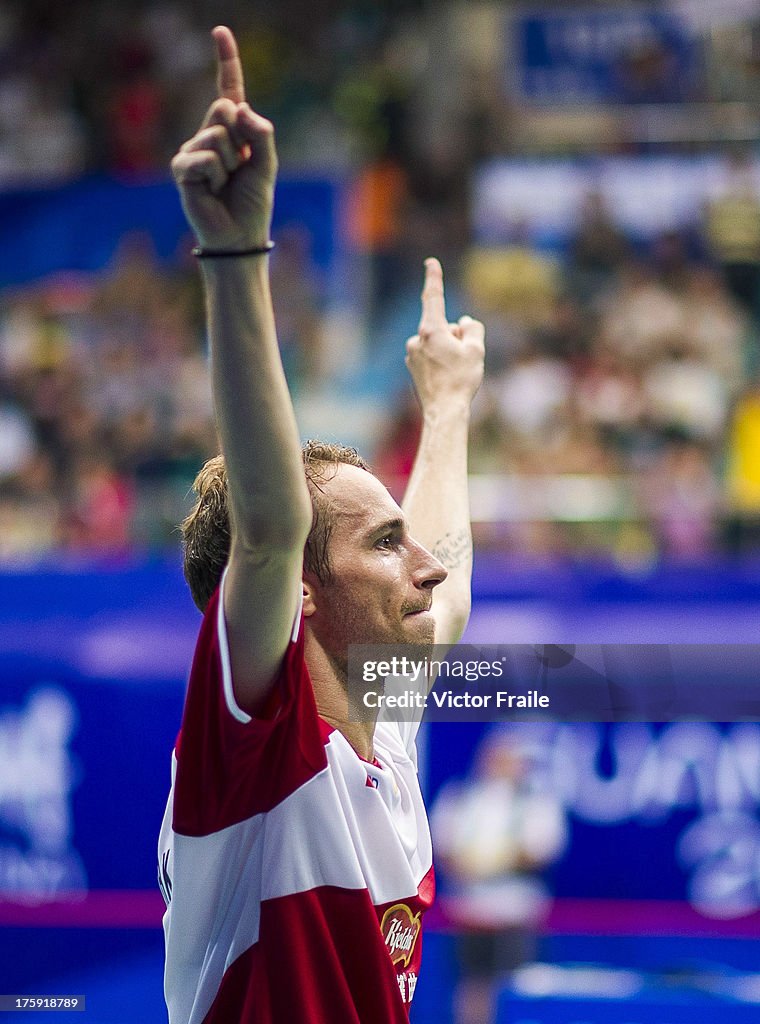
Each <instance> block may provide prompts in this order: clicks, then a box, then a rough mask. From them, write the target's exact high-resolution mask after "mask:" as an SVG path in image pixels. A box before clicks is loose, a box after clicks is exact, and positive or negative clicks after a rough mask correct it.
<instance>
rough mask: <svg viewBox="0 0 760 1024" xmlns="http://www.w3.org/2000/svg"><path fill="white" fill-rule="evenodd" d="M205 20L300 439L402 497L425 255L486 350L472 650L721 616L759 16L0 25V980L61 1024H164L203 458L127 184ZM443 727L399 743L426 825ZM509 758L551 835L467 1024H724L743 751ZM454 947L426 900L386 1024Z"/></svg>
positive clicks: (555, 750) (141, 193)
mask: <svg viewBox="0 0 760 1024" xmlns="http://www.w3.org/2000/svg"><path fill="white" fill-rule="evenodd" d="M218 22H227V23H228V24H230V25H232V27H233V28H234V29H235V31H236V32H237V34H238V38H239V40H240V43H241V51H242V56H243V61H244V64H245V67H246V73H247V80H248V85H249V94H250V96H251V99H252V102H253V103H254V104H255V105H256V106H257V107H258V108H259V109H260V110H261V111H262V112H263V113H265V114H266V115H267V116H269V117H271V118H272V119H273V120H274V121H275V123H276V125H277V128H278V140H279V148H280V153H281V163H282V180H281V184H280V186H279V195H278V205H277V214H276V223H275V231H274V235H275V238H276V240H277V243H278V246H277V249H276V250H275V253H274V256H273V259H272V273H273V287H274V292H275V304H276V308H277V315H278V323H279V333H280V340H281V344H282V350H283V358H284V361H285V365H286V368H287V372H288V376H289V379H290V382H291V386H292V389H293V393H294V395H295V398H296V403H297V410H298V415H299V421H300V423H301V426H302V429H303V433H304V436H322V437H334V438H339V439H341V440H343V441H347V442H349V443H354V444H356V445H357V446H358V447H359V448H360V449H361V450H362V452H363V454H365V455H366V456H368V457H369V458H370V460H371V461H372V462H373V464H374V466H375V467H376V468H377V470H378V472H379V473H380V475H381V476H382V477H383V478H384V479H385V480H386V481H387V482H388V484H389V486H391V488H392V489H393V490H394V491H395V492H396V493H399V492H400V491H401V490H402V489H403V482H404V478H405V476H406V475H407V474H408V472H409V470H410V468H411V460H412V457H413V453H414V449H415V445H416V439H417V431H418V422H417V413H416V408H415V403H414V399H413V395H412V393H411V390H410V387H409V385H408V383H407V380H406V371H405V369H404V365H403V358H402V355H403V343H404V341H405V339H406V337H407V336H408V335H409V334H411V333H414V330H415V326H416V322H417V319H418V315H419V313H418V301H419V289H420V286H421V276H422V259H423V258H424V257H425V256H426V255H429V254H436V255H438V256H440V258H441V260H442V262H443V264H444V270H445V273H446V280H447V296H448V307H449V314H450V316H451V318H452V319H453V318H455V317H458V316H459V315H460V314H461V313H463V312H465V311H466V312H469V313H472V314H473V315H476V316H479V317H481V318H482V319H483V320H484V321H485V322H486V324H487V328H488V341H489V347H488V365H487V379H486V383H485V385H484V387H483V389H482V392H481V393H480V395H479V397H478V399H477V404H476V409H475V416H474V429H473V443H472V458H471V466H472V474H473V476H472V493H473V515H474V521H475V538H476V544H477V565H476V581H475V598H476V601H475V609H474V614H473V621H472V625H471V629H470V632H469V634H468V636H469V639H470V640H472V641H473V642H489V643H507V642H528V643H530V642H536V643H546V642H552V643H562V642H565V643H575V642H582V641H586V642H589V643H592V642H606V641H609V642H613V641H614V642H642V643H645V642H652V643H670V642H681V643H688V642H693V643H708V642H709V643H747V642H755V640H756V637H757V624H758V623H759V622H760V150H759V148H758V142H759V140H760V10H758V6H757V3H756V2H755V0H670V2H665V0H663V2H659V3H619V2H612V0H607V2H603V0H598V2H590V0H586V2H579V3H577V4H576V3H574V2H573V3H566V4H553V5H552V4H549V3H540V2H538V3H536V4H532V5H529V6H528V5H518V4H511V3H507V2H487V0H483V2H481V0H470V2H438V3H432V2H423V0H393V2H387V3H369V2H363V3H362V2H358V0H354V2H344V3H341V2H338V0H335V2H332V3H330V2H326V0H313V2H312V3H310V4H302V3H298V2H296V0H290V2H287V3H285V2H283V3H281V4H278V5H270V4H265V3H263V2H261V0H249V2H248V3H246V4H245V5H238V4H235V5H233V4H231V3H228V2H226V0H218V2H216V3H214V4H211V3H208V2H206V0H199V2H197V3H194V4H193V5H190V4H181V3H179V2H171V0H163V2H160V0H155V2H144V3H126V2H123V3H120V4H116V3H113V2H109V0H86V2H85V0H79V2H77V0H72V2H71V3H69V4H67V5H54V4H52V3H49V2H40V0H37V2H35V0H27V2H24V3H13V2H4V3H0V54H2V60H0V185H1V187H2V191H0V289H1V291H0V559H1V564H0V608H1V609H2V617H1V618H0V658H1V662H0V664H1V669H0V672H1V679H2V682H1V683H0V687H1V688H0V923H1V924H2V925H3V928H2V931H1V932H0V991H2V992H3V993H24V994H27V993H28V994H45V993H60V994H67V993H75V992H76V993H80V994H84V995H86V997H87V1000H88V1007H89V1009H88V1013H89V1019H90V1020H91V1021H96V1022H97V1024H132V1022H136V1021H141V1022H142V1021H146V1020H151V1021H152V1020H156V1021H158V1020H163V1019H164V1015H163V1008H162V997H161V970H162V963H161V950H162V939H161V933H160V918H161V908H162V901H161V897H160V895H159V893H158V888H157V885H156V866H155V848H156V837H157V833H158V827H159V823H160V818H161V814H162V810H163V803H164V800H165V795H166V790H167V788H168V782H169V752H170V749H171V746H172V743H173V739H174V735H175V733H176V729H177V726H178V723H179V717H180V713H181V704H182V696H183V686H184V680H185V676H186V671H187V666H188V664H189V658H190V655H191V651H192V647H193V642H194V637H195V632H196V630H197V626H198V618H197V613H196V612H195V610H194V608H193V606H192V603H191V601H190V598H189V595H188V594H187V593H186V591H185V588H184V585H183V582H182V579H181V574H180V571H179V554H178V543H177V533H176V524H177V523H178V522H179V520H180V519H181V518H182V516H183V514H184V512H185V510H186V508H187V507H188V490H189V487H190V483H191V481H192V479H193V476H194V474H195V472H196V471H197V469H198V468H199V466H200V465H201V463H202V461H203V460H204V459H205V458H206V457H207V456H208V455H210V454H212V453H214V452H215V450H216V441H215V433H214V427H213V421H212V415H211V401H210V393H209V387H208V375H207V366H206V357H207V353H206V345H205V338H204V328H203V319H202V309H201V305H200V295H199V289H198V282H197V271H196V268H195V267H194V265H193V260H192V257H191V256H190V254H189V251H190V245H191V239H190V238H189V237H188V235H187V232H186V230H185V226H184V222H183V218H182V214H181V211H180V208H179V203H178V200H177V198H176V196H175V193H174V189H173V186H172V185H171V183H170V181H169V179H168V172H167V167H168V161H169V159H170V157H171V155H172V153H173V151H174V150H175V149H176V147H177V145H178V144H179V143H180V142H181V141H182V140H183V139H184V138H186V137H187V136H188V135H189V134H190V133H191V132H192V131H194V129H195V126H196V124H197V122H198V121H199V120H200V118H201V116H202V112H203V110H204V108H205V106H206V104H207V102H208V99H209V96H210V95H211V92H212V88H213V69H212V65H211V60H210V58H211V53H210V46H209V41H208V30H209V28H210V27H211V26H212V25H214V24H216V23H218ZM482 738H483V730H482V728H479V727H476V726H474V725H473V726H465V725H461V724H460V725H452V726H443V725H437V726H435V727H431V728H429V729H428V730H427V732H426V733H425V736H424V740H425V759H424V764H425V782H426V786H427V790H428V795H429V798H430V801H431V803H434V802H435V799H436V796H437V794H438V793H439V791H440V790H441V788H442V787H443V786H444V785H445V784H446V783H447V782H448V781H450V780H451V779H452V778H456V777H464V776H465V775H466V774H467V772H468V771H469V769H470V766H471V764H472V759H473V754H474V751H475V750H476V748H477V747H478V744H479V743H480V742H481V740H482ZM515 742H516V743H518V744H522V746H523V747H524V748H526V749H528V750H529V752H530V764H531V768H530V772H531V779H532V784H533V785H534V787H535V788H536V789H537V790H538V791H541V790H542V788H543V790H544V791H546V792H547V793H549V792H551V794H552V795H553V797H554V798H555V799H557V800H559V801H560V803H561V805H562V808H563V813H564V815H565V818H566V822H567V830H568V841H567V844H566V846H565V849H564V852H563V853H562V855H561V857H560V858H559V859H558V860H557V861H556V863H555V864H554V865H553V867H552V869H551V871H550V873H549V880H550V885H551V888H552V890H553V892H554V895H555V901H554V903H553V906H552V908H551V911H550V913H549V917H548V920H547V921H546V923H545V926H544V928H543V933H542V935H541V937H540V943H539V950H538V955H539V959H540V961H541V962H542V963H543V964H544V965H545V966H544V967H543V968H539V969H533V973H530V972H525V973H524V975H523V976H522V980H520V979H519V978H518V979H517V980H516V981H515V982H514V984H512V985H508V986H506V987H505V989H504V992H503V994H502V998H501V1001H500V1004H499V1011H498V1012H499V1016H498V1019H499V1021H502V1022H505V1021H507V1020H509V1021H510V1022H513V1021H520V1020H523V1021H531V1022H541V1024H581V1022H583V1024H607V1022H616V1024H639V1022H642V1024H643V1022H653V1024H670V1022H673V1024H676V1022H681V1021H686V1020H689V1021H694V1020H712V1019H714V1018H715V1017H717V1016H718V1015H720V1017H721V1019H722V1020H725V1021H727V1022H734V1021H736V1022H744V1021H750V1020H756V1019H757V1018H758V1013H759V1012H760V975H758V974H756V973H752V972H753V971H755V970H756V968H757V960H758V942H757V938H758V935H759V934H760V931H759V930H758V924H760V912H759V911H760V822H758V805H759V803H760V727H758V726H757V725H755V724H753V723H744V724H737V723H733V724H732V723H724V724H722V725H721V724H716V723H694V724H686V723H682V724H676V725H670V726H665V727H647V726H635V725H625V724H618V725H609V726H605V725H600V724H597V725H586V726H579V725H563V726H557V727H555V728H554V729H553V730H550V729H548V727H547V730H545V731H544V732H543V733H536V731H535V730H533V731H530V730H528V729H527V727H526V729H523V730H522V731H520V730H518V733H516V734H515ZM642 794H643V795H642ZM442 875H443V877H442V879H441V881H442V885H443V888H444V891H445V887H446V878H445V874H443V873H442ZM452 931H453V930H452V923H451V921H450V920H448V919H447V917H446V914H445V913H444V912H443V911H442V910H438V911H437V912H436V916H434V919H433V921H432V923H431V927H430V928H429V929H428V934H427V937H426V951H427V952H426V958H425V970H424V973H423V976H422V980H421V982H420V986H419V988H418V990H417V994H416V996H415V1008H414V1013H413V1019H414V1020H415V1021H416V1022H417V1024H426V1022H439V1021H440V1022H444V1024H445V1022H448V1021H450V1020H451V1019H452V1018H451V1013H452V1010H451V1005H452V989H453V985H454V981H455V978H456V965H455V961H454V953H453V934H452ZM580 965H585V968H584V967H582V966H580ZM592 967H593V969H591V968H592Z"/></svg>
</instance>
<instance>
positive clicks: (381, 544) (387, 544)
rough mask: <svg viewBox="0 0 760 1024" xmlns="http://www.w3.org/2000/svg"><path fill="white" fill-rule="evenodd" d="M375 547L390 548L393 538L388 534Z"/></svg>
mask: <svg viewBox="0 0 760 1024" xmlns="http://www.w3.org/2000/svg"><path fill="white" fill-rule="evenodd" d="M375 547H378V548H390V547H393V537H392V536H391V535H390V534H388V535H387V536H385V537H381V538H380V540H379V541H378V542H377V544H376V545H375Z"/></svg>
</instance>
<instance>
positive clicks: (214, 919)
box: [159, 592, 434, 1024]
mask: <svg viewBox="0 0 760 1024" xmlns="http://www.w3.org/2000/svg"><path fill="white" fill-rule="evenodd" d="M299 618H300V617H299ZM303 650H304V641H303V626H302V625H301V624H300V622H299V624H297V625H296V628H295V630H294V635H293V637H292V642H291V644H290V645H289V648H288V651H287V653H286V655H285V658H284V662H283V666H282V668H281V671H280V673H279V675H278V680H277V683H276V689H275V692H276V693H277V694H278V696H279V702H278V704H277V710H276V712H275V713H274V714H273V715H272V716H271V717H268V718H256V719H251V718H250V716H249V715H247V714H246V713H245V712H244V711H242V710H241V709H240V708H239V707H238V706H237V704H236V702H235V698H234V694H233V689H232V678H231V673H230V660H229V650H228V646H227V635H226V630H225V624H224V616H223V613H222V600H221V596H220V592H217V593H216V595H215V596H214V597H213V598H212V599H211V602H210V603H209V606H208V609H207V611H206V615H205V617H204V621H203V625H202V627H201V632H200V636H199V638H198V643H197V646H196V650H195V657H194V659H193V666H192V670H191V674H190V683H189V687H188V693H187V698H186V701H185V710H184V714H183V720H182V729H181V733H180V738H179V739H178V741H177V747H176V748H175V752H174V756H173V758H172V790H171V793H170V795H169V802H168V804H167V808H166V814H165V816H164V822H163V826H162V829H161V836H160V840H159V880H160V882H161V888H162V891H163V893H164V898H165V899H166V900H167V904H168V906H167V910H166V914H165V915H164V936H165V941H166V970H165V978H164V990H165V995H166V1002H167V1005H168V1008H169V1021H170V1024H201V1022H204V1024H328V1022H329V1024H405V1022H406V1021H407V1019H408V1008H409V1003H410V1002H411V1000H412V997H413V995H414V989H415V986H416V984H417V975H418V972H419V965H420V957H421V952H422V948H421V947H422V936H421V917H422V914H423V913H424V911H425V910H426V909H427V908H428V907H429V906H430V904H431V902H432V899H433V892H434V880H433V867H432V849H431V842H430V831H429V828H428V822H427V815H426V813H425V808H424V805H423V802H422V795H421V793H420V788H419V783H418V779H417V765H416V750H415V743H414V740H415V733H416V726H415V725H413V724H411V723H409V724H406V723H404V724H396V723H378V725H377V727H376V731H375V739H374V749H375V763H372V764H371V763H368V762H366V761H363V760H362V759H361V758H360V757H359V756H358V755H357V754H356V752H355V751H354V750H353V748H352V747H351V746H350V745H349V743H348V742H347V740H346V739H345V738H344V737H343V736H342V734H341V733H340V732H338V731H337V730H335V729H333V728H332V727H331V726H329V725H328V724H327V723H326V722H324V721H323V720H322V719H320V718H319V716H318V715H317V711H316V707H315V703H314V694H313V690H312V686H311V681H310V679H309V674H308V671H307V668H306V665H305V662H304V655H303Z"/></svg>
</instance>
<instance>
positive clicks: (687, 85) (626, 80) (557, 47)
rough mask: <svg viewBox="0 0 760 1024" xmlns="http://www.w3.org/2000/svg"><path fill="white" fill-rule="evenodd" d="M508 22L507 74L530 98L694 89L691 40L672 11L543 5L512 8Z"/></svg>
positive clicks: (632, 99) (633, 97)
mask: <svg viewBox="0 0 760 1024" xmlns="http://www.w3.org/2000/svg"><path fill="white" fill-rule="evenodd" d="M511 26H512V49H513V54H512V55H511V56H510V58H509V66H508V68H507V75H508V77H509V80H510V82H514V81H515V79H516V84H517V87H518V88H519V90H520V91H521V92H522V94H523V95H524V96H525V97H526V98H527V99H530V100H534V101H537V102H546V103H592V102H611V101H612V102H615V101H619V102H629V103H658V102H677V101H679V100H683V99H688V98H689V96H690V94H691V93H693V92H694V88H695V87H694V78H695V75H696V73H697V71H698V51H697V47H696V42H695V40H694V39H693V38H691V36H690V34H689V32H688V30H687V28H686V26H685V25H684V24H683V23H682V22H681V21H680V19H679V18H678V17H677V16H676V15H675V14H673V13H672V12H669V11H661V10H652V9H651V8H648V7H646V6H643V5H637V6H631V7H617V8H612V7H610V8H607V9H604V8H602V9H598V8H597V9H583V8H575V9H570V10H561V11H557V10H556V9H551V8H546V9H543V10H542V9H538V10H531V11H527V12H525V13H522V14H517V15H516V16H514V17H513V18H512V19H511ZM512 60H514V61H515V66H514V67H513V66H512V64H511V62H512Z"/></svg>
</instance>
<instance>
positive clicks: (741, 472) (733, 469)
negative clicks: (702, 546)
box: [726, 378, 760, 550]
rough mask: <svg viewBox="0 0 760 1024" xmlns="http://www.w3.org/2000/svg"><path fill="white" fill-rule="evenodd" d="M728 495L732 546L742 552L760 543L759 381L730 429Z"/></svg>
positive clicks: (738, 405) (750, 389)
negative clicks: (752, 544)
mask: <svg viewBox="0 0 760 1024" xmlns="http://www.w3.org/2000/svg"><path fill="white" fill-rule="evenodd" d="M726 492H727V499H728V504H729V510H730V518H729V523H728V540H729V545H730V547H731V548H732V549H734V550H743V549H744V548H745V546H746V545H747V544H748V543H749V542H754V543H757V541H758V540H760V379H757V378H756V379H755V380H754V381H753V382H752V383H751V385H750V386H748V387H747V389H746V391H745V392H744V394H743V395H742V396H741V397H740V398H739V400H738V402H737V403H736V406H735V408H734V411H733V416H732V418H731V423H730V426H729V430H728V443H727V453H726Z"/></svg>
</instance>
